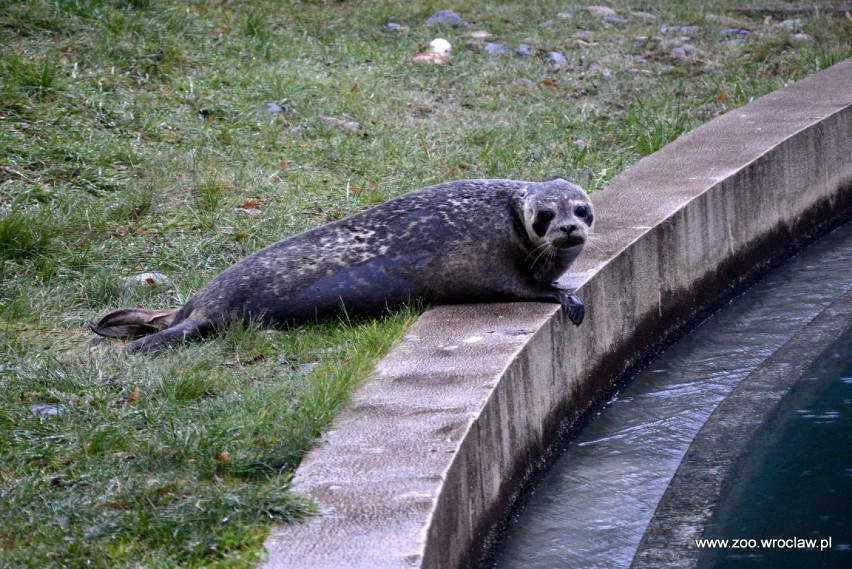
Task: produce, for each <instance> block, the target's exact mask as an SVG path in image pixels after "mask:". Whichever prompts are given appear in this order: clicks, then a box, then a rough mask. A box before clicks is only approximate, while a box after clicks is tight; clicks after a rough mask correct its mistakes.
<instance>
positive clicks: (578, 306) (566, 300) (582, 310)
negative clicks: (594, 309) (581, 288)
mask: <svg viewBox="0 0 852 569" xmlns="http://www.w3.org/2000/svg"><path fill="white" fill-rule="evenodd" d="M559 302H560V304H562V310H563V311H564V312H565V314H567V315H568V318H570V319H571V322H573V323H574V325H575V326H579V325H580V324H582V323H583V317H584V316H585V315H586V307H585V306H584V305H583V301H582V300H580V299H579V298H578V297H577V295H576V294H571V293H567V292H563V293H562V294H561V295H560V298H559Z"/></svg>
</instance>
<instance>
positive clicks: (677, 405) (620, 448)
mask: <svg viewBox="0 0 852 569" xmlns="http://www.w3.org/2000/svg"><path fill="white" fill-rule="evenodd" d="M851 288H852V224H846V226H844V227H842V228H840V229H838V230H837V231H835V232H833V233H832V234H831V235H829V236H826V237H825V238H824V239H822V240H821V241H820V242H818V243H816V244H814V245H812V246H811V247H809V248H808V249H807V250H806V251H805V252H803V253H802V254H801V255H799V256H797V257H796V258H794V259H792V260H790V261H789V262H788V263H786V264H785V265H784V266H782V267H781V268H779V269H778V270H776V271H774V272H773V273H772V274H770V275H769V276H768V277H767V278H765V279H764V280H763V281H761V282H760V283H758V285H756V286H755V287H753V288H752V289H750V290H749V291H747V292H746V293H745V294H743V295H742V296H740V297H738V298H736V299H735V300H734V301H733V302H731V303H730V304H729V305H728V306H726V307H725V308H723V309H722V310H720V311H719V312H717V313H716V314H714V315H713V316H712V317H711V318H710V319H708V320H707V321H706V322H705V323H704V324H702V325H701V326H700V327H698V328H697V329H696V330H695V331H693V332H692V333H691V334H689V335H688V336H686V337H685V338H683V339H682V340H681V341H679V342H678V343H677V344H675V345H674V346H673V347H672V348H670V349H669V350H668V351H666V352H665V353H663V354H662V355H660V356H659V357H658V358H656V359H655V360H654V361H653V362H652V363H651V364H650V365H649V366H648V367H647V368H646V369H645V370H644V371H642V372H641V373H640V374H638V375H637V376H636V377H635V378H634V379H633V381H632V382H631V383H630V384H629V385H628V386H627V387H626V388H624V389H623V390H622V391H621V392H620V393H619V394H618V395H617V396H616V397H615V398H614V399H613V400H612V401H611V402H610V403H609V404H607V406H606V407H605V408H604V409H603V410H602V411H601V412H600V413H599V415H598V416H597V417H595V418H594V419H593V420H592V421H591V422H590V423H589V425H588V426H587V427H586V428H585V429H584V430H583V432H582V433H580V435H579V436H578V437H577V438H576V439H575V441H573V442H572V443H571V445H569V447H568V448H567V449H566V451H565V452H564V453H563V455H562V456H561V457H560V458H559V459H558V460H557V461H556V463H555V464H554V465H553V467H552V468H551V470H550V471H549V472H548V473H547V475H546V476H545V477H544V478H543V479H542V481H541V482H540V484H539V485H538V486H537V487H536V488H535V489H534V491H533V493H532V495H531V496H530V498H529V500H528V502H527V503H526V505H525V506H524V508H523V509H522V511H521V512H520V513H519V514H518V515H517V516H516V518H515V519H514V520H512V524H511V527H510V528H509V531H508V532H507V534H506V536H505V539H504V542H503V545H502V547H501V550H500V552H499V553H498V557H497V560H496V562H495V567H497V568H500V569H508V568H524V569H527V568H531V569H536V568H548V569H552V568H556V567H576V568H598V567H600V568H607V569H611V568H616V567H628V566H629V565H630V562H631V560H632V558H633V555H634V554H635V552H636V548H637V546H638V545H639V542H640V540H641V538H642V534H643V533H644V531H645V528H646V526H647V525H648V522H649V521H650V519H651V517H652V515H653V513H654V510H655V509H656V506H657V503H658V502H659V500H660V498H661V496H662V494H663V492H664V491H665V489H666V487H667V486H668V484H669V481H670V480H671V478H672V476H673V475H674V472H675V471H676V470H677V467H678V465H679V464H680V462H681V459H682V458H683V455H684V454H685V452H686V450H687V448H688V447H689V444H690V443H691V442H692V439H693V438H694V437H695V435H696V433H697V432H698V430H699V429H700V428H701V426H702V425H703V424H704V422H705V421H706V420H707V417H709V415H710V414H711V413H712V411H713V410H714V409H715V408H716V406H717V405H718V404H719V403H720V402H721V401H722V400H723V399H724V398H725V397H726V396H727V395H728V394H729V393H730V392H731V391H732V390H733V388H734V387H736V386H737V385H738V384H739V382H740V381H742V379H744V378H745V377H746V376H747V375H748V374H749V373H750V372H751V371H753V370H754V369H755V368H756V367H757V366H758V365H759V364H761V363H762V362H763V361H764V360H765V359H766V358H768V357H769V356H770V355H771V354H772V353H773V352H775V351H776V350H777V349H778V348H780V347H781V346H782V345H784V344H785V343H786V342H787V341H788V340H790V339H791V338H792V337H793V336H794V335H795V334H796V333H797V332H798V331H800V330H801V329H802V328H803V327H804V326H805V325H807V324H808V323H809V322H810V321H811V320H813V318H814V317H816V316H817V315H818V314H819V313H820V312H821V311H822V310H824V309H825V308H826V307H827V306H828V305H830V304H831V303H832V302H834V301H835V300H836V299H838V298H839V297H841V296H842V295H843V294H845V293H846V292H847V291H849V290H850V289H851Z"/></svg>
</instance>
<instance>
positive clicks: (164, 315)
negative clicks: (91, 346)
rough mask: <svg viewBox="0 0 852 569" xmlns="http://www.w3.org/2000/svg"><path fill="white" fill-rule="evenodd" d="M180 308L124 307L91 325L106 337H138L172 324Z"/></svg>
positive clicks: (90, 325)
mask: <svg viewBox="0 0 852 569" xmlns="http://www.w3.org/2000/svg"><path fill="white" fill-rule="evenodd" d="M178 310H180V309H178V308H175V309H172V310H145V309H142V308H123V309H121V310H116V311H115V312H110V313H109V314H107V315H106V316H104V317H103V318H101V319H100V320H99V321H98V322H97V323H96V324H94V323H90V324H89V327H90V328H91V329H92V332H94V333H95V334H98V335H100V336H104V337H106V338H138V337H139V336H146V335H148V334H153V333H154V332H159V331H160V330H165V329H166V328H168V327H169V326H171V324H172V321H173V320H174V319H175V315H176V314H177V313H178Z"/></svg>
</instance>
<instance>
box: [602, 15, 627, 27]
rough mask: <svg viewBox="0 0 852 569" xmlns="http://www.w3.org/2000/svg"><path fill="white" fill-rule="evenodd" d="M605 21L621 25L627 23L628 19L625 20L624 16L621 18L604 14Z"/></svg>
mask: <svg viewBox="0 0 852 569" xmlns="http://www.w3.org/2000/svg"><path fill="white" fill-rule="evenodd" d="M604 22H606V23H607V24H616V25H620V24H626V23H627V20H625V19H624V18H619V17H618V16H604Z"/></svg>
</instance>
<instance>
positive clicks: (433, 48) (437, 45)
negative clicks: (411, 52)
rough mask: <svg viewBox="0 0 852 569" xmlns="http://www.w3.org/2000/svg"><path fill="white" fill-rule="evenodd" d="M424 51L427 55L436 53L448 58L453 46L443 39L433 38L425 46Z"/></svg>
mask: <svg viewBox="0 0 852 569" xmlns="http://www.w3.org/2000/svg"><path fill="white" fill-rule="evenodd" d="M426 51H428V52H429V53H438V54H440V55H443V56H444V57H450V52H451V51H453V46H452V44H450V42H448V41H447V40H445V39H444V38H435V39H433V40H432V41H430V42H429V45H428V46H426Z"/></svg>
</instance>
